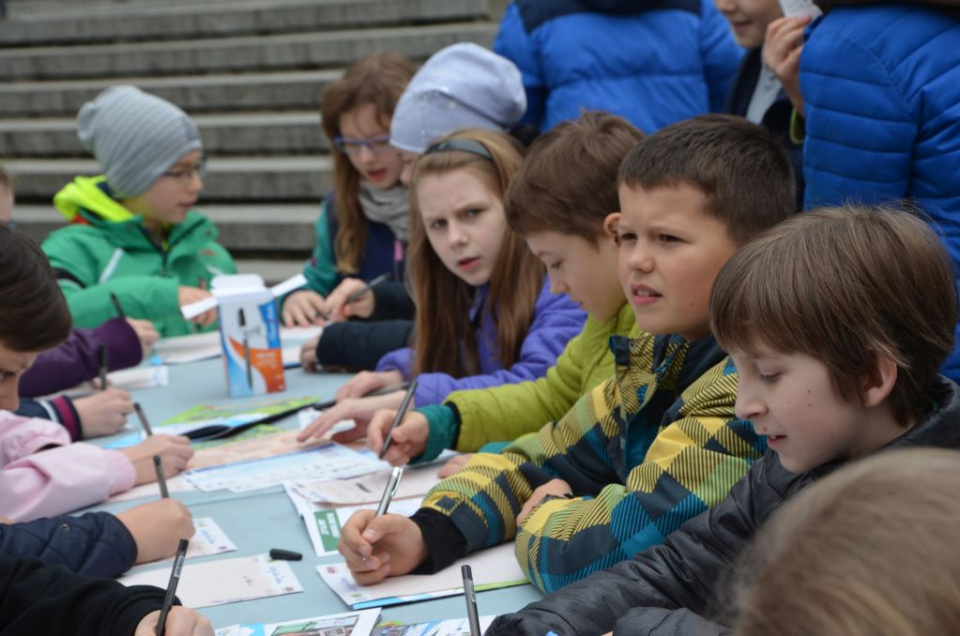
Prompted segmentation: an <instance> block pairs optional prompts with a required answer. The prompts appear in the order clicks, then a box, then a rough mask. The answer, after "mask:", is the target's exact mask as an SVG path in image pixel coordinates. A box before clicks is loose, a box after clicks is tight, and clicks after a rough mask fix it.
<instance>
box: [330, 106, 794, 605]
mask: <svg viewBox="0 0 960 636" xmlns="http://www.w3.org/2000/svg"><path fill="white" fill-rule="evenodd" d="M619 199H620V213H621V216H620V219H619V222H618V227H617V235H618V241H619V252H618V271H619V278H620V283H621V286H622V288H623V291H624V293H625V295H626V297H627V299H628V301H629V302H630V305H631V307H632V308H633V311H634V314H635V317H636V320H637V324H638V325H639V327H640V329H641V333H640V335H639V336H638V337H637V338H635V339H632V340H630V339H625V338H619V339H614V341H613V344H612V346H613V348H614V356H615V360H616V373H615V376H614V377H613V378H612V379H610V380H608V381H606V382H604V383H603V384H601V385H599V386H598V387H596V388H595V389H593V390H592V391H591V392H590V393H588V394H587V395H585V396H583V397H582V398H580V400H579V401H578V402H577V404H576V405H575V406H574V407H573V408H572V409H571V410H570V411H569V412H568V413H567V414H566V415H565V416H564V417H563V418H562V419H561V420H559V421H558V422H556V423H553V424H549V425H547V426H545V427H543V428H542V429H541V430H540V432H539V433H537V434H535V435H529V436H526V437H524V438H522V439H520V440H519V441H517V442H516V443H514V444H513V445H512V446H510V447H509V448H507V449H506V450H505V451H504V452H503V453H502V454H488V453H481V454H479V455H477V456H475V457H474V458H473V459H471V461H470V462H469V463H468V464H467V465H466V467H465V468H464V469H463V470H462V471H461V472H459V473H457V474H456V475H454V476H453V477H451V478H449V479H447V480H445V481H443V482H441V483H440V484H439V485H437V486H436V487H435V488H434V489H433V490H432V491H431V492H430V493H429V494H428V495H427V497H426V498H425V500H424V507H423V508H422V509H421V510H420V511H418V512H417V513H416V514H415V515H414V516H413V517H412V518H410V519H407V518H406V517H401V516H397V515H386V516H383V517H379V518H376V519H374V518H373V515H372V514H371V515H368V514H366V513H358V514H356V515H354V517H352V518H351V519H350V520H349V522H348V523H347V524H345V527H344V529H343V533H342V536H341V542H340V551H341V553H342V554H343V555H344V557H345V559H346V562H347V564H348V565H349V567H350V568H351V570H352V572H353V574H354V578H356V579H357V581H358V582H361V583H371V582H375V581H378V580H380V579H382V578H384V577H386V576H391V575H400V574H405V573H407V572H410V571H412V570H414V569H417V571H419V572H429V571H436V570H438V569H440V568H442V567H445V566H446V565H449V564H450V563H451V562H453V561H454V560H455V559H456V558H459V557H461V556H463V555H465V554H468V553H470V552H473V551H476V550H478V549H480V548H483V547H489V546H493V545H496V544H498V543H502V542H504V541H507V540H510V539H512V538H513V537H514V535H517V538H516V546H517V556H518V559H519V561H520V564H521V567H523V568H524V569H525V571H526V573H527V575H528V577H529V578H530V580H531V582H532V583H533V584H534V585H536V586H537V587H539V588H540V589H542V590H547V591H550V590H553V589H557V588H559V587H561V586H563V585H566V584H568V583H570V582H572V581H574V580H576V579H579V578H583V577H584V576H587V575H588V574H590V573H591V572H593V571H595V570H598V569H601V568H603V567H608V566H609V565H610V564H612V563H615V562H617V561H620V560H623V559H626V558H628V557H629V556H630V555H632V554H634V553H635V552H636V551H638V550H640V549H642V548H643V547H646V546H649V545H652V544H656V543H659V542H661V541H662V540H663V538H664V537H665V536H666V535H667V534H669V533H670V532H672V531H673V530H674V529H676V528H677V527H678V526H679V524H680V523H681V521H682V520H685V519H687V518H689V517H691V516H693V515H694V514H696V513H698V512H700V511H702V510H706V509H707V508H708V507H710V506H712V505H716V504H717V503H719V502H720V501H722V500H723V497H724V496H725V493H726V492H727V491H728V490H729V489H730V487H731V486H732V485H733V484H734V483H736V481H737V480H739V478H740V477H741V476H742V475H744V474H746V471H747V469H748V467H749V465H750V463H751V462H752V461H754V460H755V459H757V458H759V457H760V455H761V454H762V452H763V449H764V446H763V444H762V441H761V440H760V439H759V438H758V437H757V436H756V435H755V433H754V431H753V426H752V425H751V424H750V423H749V422H744V421H742V420H740V419H738V418H737V417H736V416H735V415H734V413H733V405H734V404H733V403H734V396H735V392H736V382H737V378H736V374H735V372H734V369H733V367H732V365H731V364H730V362H729V360H728V359H727V357H726V354H725V353H724V352H723V351H722V350H721V349H720V347H719V346H717V344H716V342H715V341H714V340H713V338H712V337H711V336H710V329H709V324H708V320H707V301H708V297H709V290H710V286H711V284H712V283H713V279H714V277H715V276H716V273H717V271H719V269H720V267H721V266H722V265H723V264H724V263H725V262H726V261H727V259H728V258H729V257H730V256H731V255H732V254H733V253H734V252H735V251H736V250H737V249H738V248H739V246H740V245H742V244H743V243H745V242H746V241H747V240H749V239H750V238H752V237H753V236H754V235H755V234H757V233H758V232H760V231H761V230H763V229H766V228H768V227H771V226H773V225H775V224H777V223H778V222H780V221H781V220H783V219H785V218H787V217H789V216H790V215H791V214H792V211H793V208H794V186H793V175H792V171H791V169H790V163H789V160H788V159H787V157H786V156H785V154H784V153H783V150H782V149H781V148H780V147H779V146H778V145H777V143H776V141H775V140H774V139H773V138H772V137H771V136H770V135H769V133H767V132H766V131H765V130H763V129H762V128H760V127H759V126H756V125H754V124H750V123H748V122H746V121H743V120H741V119H738V118H732V117H727V116H716V115H714V116H706V117H701V118H696V119H693V120H689V121H686V122H682V123H680V124H676V125H673V126H670V127H668V128H665V129H663V130H662V131H660V132H658V133H656V134H654V135H652V136H650V137H647V138H646V139H644V140H643V141H641V142H640V143H639V144H637V146H636V147H635V148H634V149H633V150H632V151H631V152H630V153H629V154H628V155H627V157H626V158H625V159H624V161H623V164H622V165H621V167H620V173H619Z"/></svg>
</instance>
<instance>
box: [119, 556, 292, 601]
mask: <svg viewBox="0 0 960 636" xmlns="http://www.w3.org/2000/svg"><path fill="white" fill-rule="evenodd" d="M169 579H170V568H158V569H154V570H150V571H148V572H139V573H136V574H129V575H127V576H123V577H120V578H119V579H118V580H119V581H120V582H121V583H123V584H124V585H126V586H128V587H129V586H131V585H153V586H156V587H159V588H166V587H167V582H168V581H169ZM302 591H303V587H302V586H301V585H300V581H299V580H297V577H296V575H295V574H294V573H293V570H292V569H291V568H290V564H289V563H288V562H286V561H272V560H271V559H270V557H268V556H267V555H266V554H261V555H258V556H252V557H241V558H236V559H220V560H217V561H208V562H206V563H192V564H188V565H184V566H183V569H182V571H181V573H180V584H179V585H178V587H177V597H178V598H179V599H180V600H181V601H182V602H183V605H184V607H192V608H199V607H212V606H214V605H226V604H227V603H236V602H239V601H252V600H254V599H258V598H267V597H270V596H281V595H283V594H293V593H296V592H302Z"/></svg>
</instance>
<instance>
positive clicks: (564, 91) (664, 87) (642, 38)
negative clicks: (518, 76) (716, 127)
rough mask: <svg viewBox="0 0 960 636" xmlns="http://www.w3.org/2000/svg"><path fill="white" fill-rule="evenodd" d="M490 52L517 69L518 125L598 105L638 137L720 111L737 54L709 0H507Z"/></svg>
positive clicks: (572, 115)
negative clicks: (522, 106)
mask: <svg viewBox="0 0 960 636" xmlns="http://www.w3.org/2000/svg"><path fill="white" fill-rule="evenodd" d="M493 50H494V51H496V52H497V53H499V54H500V55H503V56H504V57H506V58H509V59H510V60H512V61H513V63H514V64H516V65H517V67H518V68H519V69H520V71H521V73H522V74H523V84H524V87H525V88H526V91H527V112H526V114H525V115H524V117H523V119H522V120H521V121H522V123H531V124H534V125H537V126H539V127H540V129H541V130H548V129H550V128H552V127H553V126H555V125H556V124H557V123H559V122H561V121H564V120H567V119H576V118H577V116H579V114H580V110H581V109H588V110H604V111H607V112H611V113H614V114H616V115H620V116H622V117H624V118H626V119H628V120H629V121H631V122H632V123H633V124H634V125H635V126H637V127H638V128H640V129H641V130H643V131H644V132H645V133H647V134H650V133H653V132H655V131H657V130H659V129H660V128H663V127H664V126H666V125H668V124H672V123H674V122H677V121H681V120H684V119H689V118H690V117H694V116H696V115H702V114H704V113H707V112H711V111H713V112H723V110H724V106H725V101H726V96H727V92H728V90H729V88H730V84H731V82H732V80H733V77H734V75H735V74H736V72H737V66H738V63H739V61H740V56H741V55H742V53H743V49H741V48H740V47H739V46H737V44H736V42H735V41H734V40H733V37H732V35H731V34H730V27H729V25H728V24H727V21H726V19H725V18H724V17H723V16H721V15H720V14H719V13H718V12H717V10H716V8H715V7H714V1H713V0H516V1H515V2H513V3H511V4H510V6H509V7H508V8H507V11H506V13H505V15H504V16H503V20H502V21H501V23H500V32H499V33H498V34H497V38H496V40H495V41H494V43H493Z"/></svg>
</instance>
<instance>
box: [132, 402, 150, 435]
mask: <svg viewBox="0 0 960 636" xmlns="http://www.w3.org/2000/svg"><path fill="white" fill-rule="evenodd" d="M133 410H134V411H136V412H137V419H139V420H140V426H142V427H143V432H144V433H146V434H147V437H150V436H152V435H153V429H152V428H150V422H148V421H147V414H146V413H144V412H143V409H142V408H141V407H140V403H139V402H134V403H133Z"/></svg>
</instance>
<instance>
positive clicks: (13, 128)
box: [0, 111, 330, 157]
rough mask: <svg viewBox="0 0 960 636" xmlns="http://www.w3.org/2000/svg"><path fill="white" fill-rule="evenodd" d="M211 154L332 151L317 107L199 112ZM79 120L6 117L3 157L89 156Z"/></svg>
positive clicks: (1, 127)
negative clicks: (267, 110)
mask: <svg viewBox="0 0 960 636" xmlns="http://www.w3.org/2000/svg"><path fill="white" fill-rule="evenodd" d="M194 120H195V121H196V122H197V126H199V127H200V136H201V138H202V139H203V146H204V150H205V152H206V153H207V154H208V155H253V154H263V155H277V154H310V155H316V154H321V153H328V152H330V144H329V142H328V140H327V138H326V135H324V134H323V131H322V129H321V127H320V116H319V114H318V113H317V112H316V111H296V112H284V113H230V114H217V115H195V116H194ZM89 154H90V153H88V152H87V151H86V150H84V148H83V146H82V145H81V144H80V140H79V139H77V126H76V119H75V118H73V117H71V118H65V117H64V118H57V119H0V157H89Z"/></svg>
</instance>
